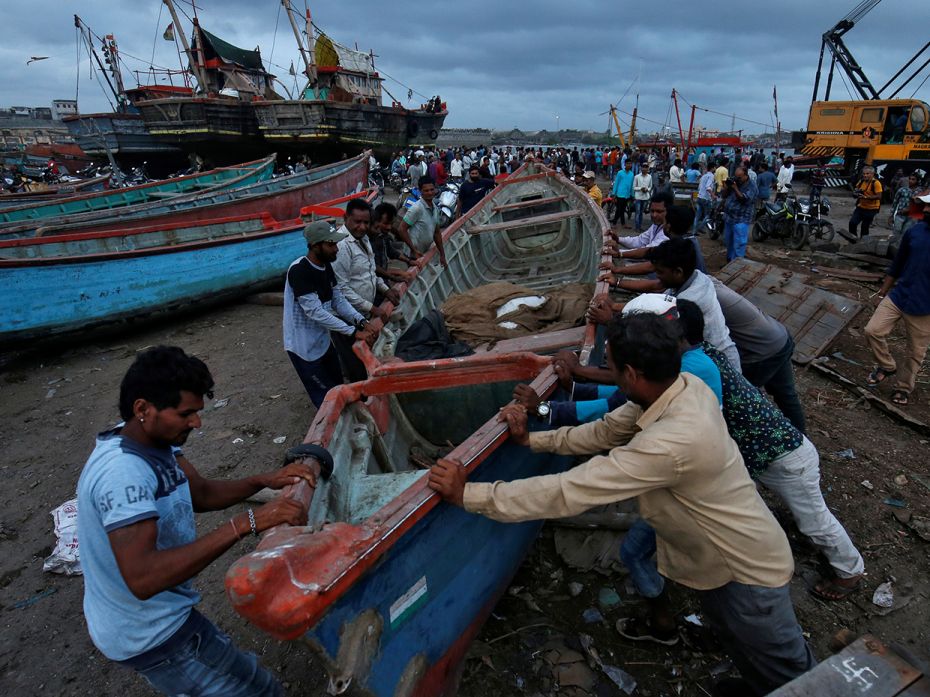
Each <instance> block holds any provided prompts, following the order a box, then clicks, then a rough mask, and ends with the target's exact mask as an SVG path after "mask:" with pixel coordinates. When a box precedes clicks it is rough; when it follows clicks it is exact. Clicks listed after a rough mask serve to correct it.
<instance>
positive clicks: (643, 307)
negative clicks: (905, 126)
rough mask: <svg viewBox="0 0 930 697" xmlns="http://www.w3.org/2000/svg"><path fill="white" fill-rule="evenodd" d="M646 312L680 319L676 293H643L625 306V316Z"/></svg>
mask: <svg viewBox="0 0 930 697" xmlns="http://www.w3.org/2000/svg"><path fill="white" fill-rule="evenodd" d="M640 312H645V313H648V314H651V315H659V316H661V317H665V318H666V319H678V301H677V300H676V299H675V296H674V295H666V294H665V293H643V294H642V295H639V296H637V297H635V298H633V299H632V300H630V302H628V303H627V304H626V305H624V306H623V313H622V314H623V316H624V317H628V316H629V315H632V314H637V313H640Z"/></svg>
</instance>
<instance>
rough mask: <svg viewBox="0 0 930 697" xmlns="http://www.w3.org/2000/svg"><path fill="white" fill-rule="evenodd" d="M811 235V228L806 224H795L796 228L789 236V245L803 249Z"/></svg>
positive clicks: (792, 247)
mask: <svg viewBox="0 0 930 697" xmlns="http://www.w3.org/2000/svg"><path fill="white" fill-rule="evenodd" d="M809 235H810V228H809V227H808V226H807V225H806V224H797V223H796V224H795V226H794V230H792V231H791V235H790V236H789V237H788V246H789V247H791V249H803V248H804V245H806V244H807V238H808V236H809Z"/></svg>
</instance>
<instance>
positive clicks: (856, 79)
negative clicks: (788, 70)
mask: <svg viewBox="0 0 930 697" xmlns="http://www.w3.org/2000/svg"><path fill="white" fill-rule="evenodd" d="M880 2H881V0H863V1H862V2H860V3H859V4H858V5H856V6H855V7H854V8H853V9H852V10H851V11H850V12H849V13H848V14H847V15H846V16H845V17H843V19H841V20H840V21H839V22H837V23H836V24H835V25H834V26H833V27H832V28H831V29H830V30H829V31H826V32H824V34H823V36H822V37H821V44H820V59H819V61H818V62H817V76H816V78H815V79H814V96H813V98H812V99H811V101H817V93H818V92H819V91H820V72H821V69H822V68H823V57H824V52H825V49H829V50H830V59H831V60H830V73H829V76H828V78H827V89H826V93H825V94H824V99H825V100H829V99H830V88H831V86H832V83H833V71H834V69H835V67H836V65H839V66H840V68H842V69H843V72H844V73H846V75H847V77H849V81H850V82H851V83H852V85H853V87H854V88H855V90H856V92H857V93H858V94H859V96H860V97H861V98H862V99H879V90H876V89H875V87H874V86H873V85H872V82H871V80H869V78H868V76H867V75H866V74H865V70H863V68H862V66H861V65H859V63H858V61H857V60H856V59H855V57H854V56H853V54H852V52H851V51H850V50H849V47H848V46H846V43H845V42H844V41H843V36H844V35H845V34H846V33H847V32H848V31H849V30H850V29H852V28H853V27H854V26H856V23H857V22H859V21H860V20H861V19H862V18H863V17H865V16H866V15H867V14H868V13H869V12H871V11H872V10H873V9H874V8H875V6H876V5H878V3H880Z"/></svg>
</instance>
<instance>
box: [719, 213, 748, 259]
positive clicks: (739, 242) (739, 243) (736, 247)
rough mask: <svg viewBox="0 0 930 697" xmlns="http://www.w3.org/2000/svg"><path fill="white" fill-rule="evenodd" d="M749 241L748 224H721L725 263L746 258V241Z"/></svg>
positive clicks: (727, 222)
mask: <svg viewBox="0 0 930 697" xmlns="http://www.w3.org/2000/svg"><path fill="white" fill-rule="evenodd" d="M748 239H749V223H731V222H729V221H725V222H724V224H723V241H724V243H725V244H726V245H727V261H733V260H734V259H736V258H737V257H744V256H746V241H747V240H748Z"/></svg>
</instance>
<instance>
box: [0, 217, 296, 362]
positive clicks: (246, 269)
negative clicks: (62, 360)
mask: <svg viewBox="0 0 930 697" xmlns="http://www.w3.org/2000/svg"><path fill="white" fill-rule="evenodd" d="M305 253H306V243H305V242H304V239H303V235H302V229H301V228H300V227H296V228H288V229H284V230H277V231H273V232H267V233H260V234H257V235H254V236H251V237H248V238H242V237H239V238H231V239H229V240H220V241H212V242H207V243H199V244H190V245H179V246H177V247H166V248H161V249H156V250H147V251H146V252H142V253H135V254H131V253H130V254H121V255H118V256H116V255H114V256H113V257H110V258H105V257H97V258H91V259H87V260H82V259H81V258H80V257H71V258H69V259H62V260H55V261H54V262H52V263H34V262H23V263H16V262H14V264H16V265H11V266H6V265H4V264H5V263H4V262H0V287H2V288H3V289H4V293H3V294H2V295H0V344H7V343H13V342H18V341H22V340H29V339H36V338H43V337H48V336H53V335H56V334H62V333H65V332H72V331H77V330H86V329H91V328H94V327H98V326H100V325H103V324H107V323H112V322H118V321H121V320H129V319H137V318H140V317H144V316H147V315H151V314H153V313H156V312H159V313H160V312H167V311H172V310H176V309H178V308H180V307H183V306H185V305H189V304H192V303H196V302H201V301H219V300H223V299H227V298H229V297H233V296H235V295H240V294H242V293H246V292H250V291H252V290H254V289H256V288H259V287H261V286H264V285H266V284H268V283H269V282H271V281H274V280H276V279H279V278H282V277H283V275H284V273H285V271H286V270H287V267H288V265H289V264H290V262H292V261H293V260H294V259H296V258H297V257H299V256H300V255H301V254H305ZM6 263H9V262H6Z"/></svg>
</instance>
